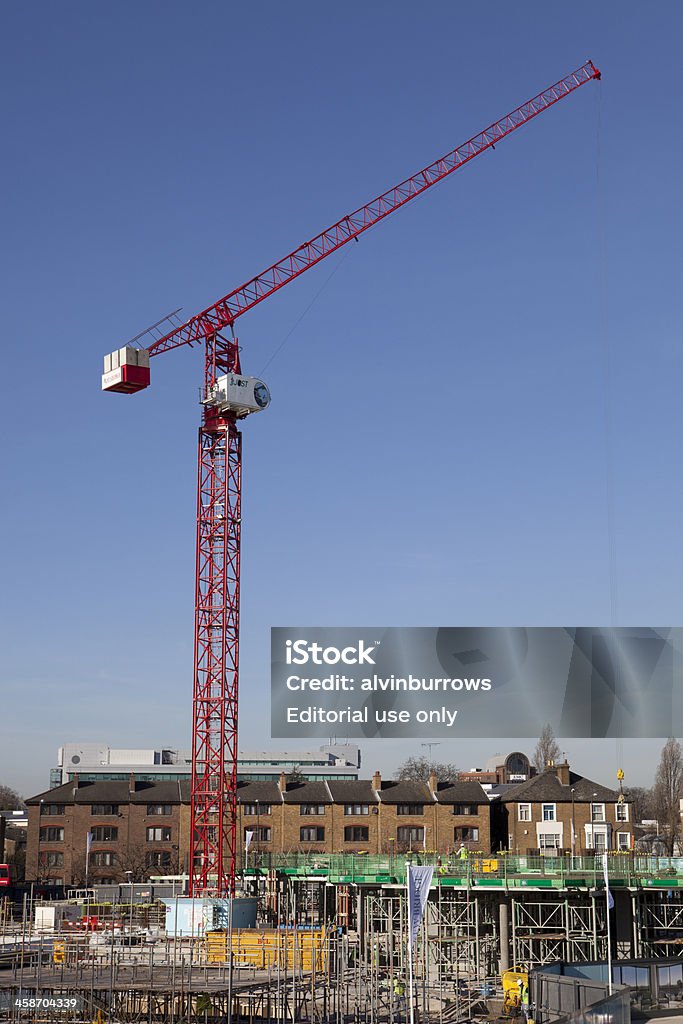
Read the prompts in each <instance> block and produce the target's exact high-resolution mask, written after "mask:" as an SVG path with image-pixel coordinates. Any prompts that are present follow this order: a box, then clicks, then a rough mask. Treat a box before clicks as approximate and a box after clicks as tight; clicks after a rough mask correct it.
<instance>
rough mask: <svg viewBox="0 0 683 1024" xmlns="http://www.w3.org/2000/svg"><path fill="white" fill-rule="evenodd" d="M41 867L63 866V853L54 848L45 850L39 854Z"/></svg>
mask: <svg viewBox="0 0 683 1024" xmlns="http://www.w3.org/2000/svg"><path fill="white" fill-rule="evenodd" d="M39 862H40V867H41V868H63V867H64V854H63V853H58V852H57V851H56V850H45V851H43V853H41V854H40V856H39Z"/></svg>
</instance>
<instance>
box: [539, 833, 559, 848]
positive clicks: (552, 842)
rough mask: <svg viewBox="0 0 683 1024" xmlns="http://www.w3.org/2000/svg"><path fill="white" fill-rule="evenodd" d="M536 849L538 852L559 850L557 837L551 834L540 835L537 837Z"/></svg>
mask: <svg viewBox="0 0 683 1024" xmlns="http://www.w3.org/2000/svg"><path fill="white" fill-rule="evenodd" d="M538 847H539V849H540V850H559V849H560V837H559V835H555V834H554V833H552V832H547V833H545V834H543V833H541V834H540V835H539V837H538Z"/></svg>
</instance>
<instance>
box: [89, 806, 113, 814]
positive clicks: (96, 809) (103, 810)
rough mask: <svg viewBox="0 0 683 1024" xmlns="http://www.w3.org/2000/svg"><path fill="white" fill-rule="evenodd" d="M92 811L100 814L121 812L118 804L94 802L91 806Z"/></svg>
mask: <svg viewBox="0 0 683 1024" xmlns="http://www.w3.org/2000/svg"><path fill="white" fill-rule="evenodd" d="M90 813H91V814H98V815H100V816H101V815H112V814H118V813H119V805H118V804H93V805H92V807H91V808H90Z"/></svg>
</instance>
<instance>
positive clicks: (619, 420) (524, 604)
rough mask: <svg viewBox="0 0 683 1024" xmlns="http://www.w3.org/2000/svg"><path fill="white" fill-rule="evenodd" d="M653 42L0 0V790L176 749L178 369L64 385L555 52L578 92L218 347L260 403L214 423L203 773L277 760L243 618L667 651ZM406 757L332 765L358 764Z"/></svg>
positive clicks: (303, 231)
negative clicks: (85, 750)
mask: <svg viewBox="0 0 683 1024" xmlns="http://www.w3.org/2000/svg"><path fill="white" fill-rule="evenodd" d="M682 22H683V9H682V8H681V6H680V5H679V4H674V3H658V4H655V5H650V6H649V7H648V9H647V12H645V10H644V8H643V6H642V4H637V3H612V2H606V3H601V4H594V3H580V2H579V3H574V4H571V5H559V4H547V3H543V4H542V3H530V2H520V3H518V4H510V5H503V4H494V3H481V4H466V3H445V2H438V0H437V2H435V3H433V4H430V5H429V6H428V7H427V8H426V9H425V10H424V11H420V10H418V9H417V8H416V7H415V5H413V4H408V3H403V2H396V3H371V4H365V3H359V2H355V0H352V2H346V3H345V4H343V5H341V4H337V5H332V4H327V3H309V2H299V3H295V4H288V5H282V4H275V3H272V2H265V3H263V4H259V5H258V6H257V5H247V4H242V5H237V4H226V3H217V2H200V3H197V4H187V3H180V2H176V0H171V2H168V0H167V2H164V3H161V2H155V0H148V2H146V3H144V4H137V3H132V2H122V3H119V4H117V5H104V4H93V3H90V2H87V3H86V2H76V0H73V2H68V0H65V2H64V3H61V4H54V3H48V2H40V0H36V2H34V3H31V4H24V5H21V4H13V5H10V4H6V5H4V7H3V11H2V27H3V37H4V46H3V51H4V52H3V58H2V62H1V66H0V76H2V79H3V97H4V99H3V101H2V115H1V117H2V135H3V141H4V143H5V146H4V150H5V155H4V159H3V161H2V164H1V165H0V177H1V179H2V193H3V196H4V199H5V203H4V204H3V205H4V209H3V216H2V235H3V244H2V247H1V250H0V258H1V260H2V268H1V270H2V280H3V284H4V287H3V289H2V293H3V294H2V298H1V300H0V301H1V302H2V325H3V333H4V345H3V353H4V367H5V375H4V380H5V387H4V389H3V402H2V408H1V413H0V414H1V415H2V421H3V422H2V427H3V438H4V443H3V447H2V462H3V465H2V476H3V482H4V493H5V501H4V502H3V506H2V511H1V515H2V533H1V536H2V548H3V550H2V565H3V574H2V575H3V583H4V586H3V587H2V609H1V611H2V622H3V633H4V639H3V642H2V670H1V671H2V677H1V678H2V689H3V693H4V695H5V697H4V699H3V702H2V712H1V713H0V781H3V782H7V783H10V784H12V785H15V786H16V787H17V788H19V789H20V790H22V791H23V792H24V793H29V792H31V791H37V790H39V789H42V788H43V787H44V785H46V783H47V773H48V769H49V767H50V766H51V765H52V763H53V761H54V757H55V750H56V747H57V746H58V745H59V744H61V743H62V742H64V741H67V740H73V739H88V738H91V739H104V740H106V741H108V742H109V743H111V744H112V745H114V746H159V745H177V746H186V745H188V744H189V732H190V702H191V662H192V599H193V571H194V556H193V548H194V526H193V517H194V504H195V498H194V487H195V473H196V470H195V448H196V428H197V425H198V422H199V408H198V405H197V391H198V387H199V385H200V383H201V356H200V353H199V352H198V351H196V350H195V351H190V350H181V351H177V352H172V353H168V354H167V355H164V356H162V357H160V358H159V359H155V360H154V361H153V365H152V371H153V377H152V384H153V386H152V387H151V388H150V389H148V391H147V392H145V393H143V394H141V395H139V396H136V397H134V398H125V397H119V396H109V395H102V394H101V393H100V391H99V374H100V373H101V363H102V356H103V355H104V353H106V352H109V351H111V350H112V349H114V348H116V347H118V346H119V345H121V344H124V343H125V342H126V340H127V339H128V338H130V337H132V336H133V335H135V334H137V333H138V332H139V331H140V330H141V329H142V328H144V327H145V326H146V325H147V324H149V323H152V322H153V321H155V320H156V319H158V318H159V317H160V316H162V315H163V314H164V313H166V312H168V311H169V310H172V309H174V308H176V307H177V306H183V308H184V312H185V313H186V315H187V316H189V315H191V314H192V313H194V312H196V311H197V310H198V309H200V308H203V307H204V306H205V305H207V304H208V303H210V302H211V301H213V300H215V299H217V298H219V297H220V296H222V295H223V294H225V293H226V292H228V291H230V290H231V289H232V288H234V287H236V286H237V285H239V284H241V283H242V282H243V281H245V280H246V279H247V278H249V277H250V276H252V275H253V274H255V273H257V272H258V271H260V270H262V269H264V268H265V267H266V266H268V265H269V264H270V263H271V262H273V261H274V260H275V259H277V258H279V257H280V256H282V255H284V254H285V253H286V252H288V251H289V250H290V249H292V248H293V247H294V246H296V245H297V244H299V243H300V242H302V241H304V240H305V239H307V238H310V237H311V236H312V235H314V234H315V233H316V232H318V231H319V230H321V229H323V228H324V227H326V226H327V225H328V224H330V223H332V222H333V221H334V220H336V219H337V218H338V217H339V216H341V215H343V214H344V213H346V212H347V211H348V210H350V209H354V208H355V207H357V206H358V205H360V204H361V203H363V202H365V201H367V200H369V199H370V198H372V197H373V196H374V195H376V194H377V193H378V192H380V191H381V190H383V189H384V188H386V187H388V186H390V185H392V184H394V183H395V182H397V181H399V180H401V179H402V178H403V177H405V176H406V175H408V174H410V173H413V172H414V171H416V170H417V169H419V168H420V167H422V166H423V165H425V164H427V163H428V162H430V161H431V160H432V159H434V158H435V157H437V156H440V155H442V154H443V153H445V152H447V151H448V150H450V149H451V148H453V147H454V146H456V145H458V144H459V143H461V142H463V141H464V140H466V139H468V138H469V137H470V136H471V135H473V134H475V133H476V132H477V131H479V130H480V129H481V128H483V127H485V126H486V125H488V124H489V123H491V122H492V121H493V120H495V119H497V118H498V117H500V116H501V115H503V114H504V113H506V112H507V111H508V110H510V109H512V108H513V107H515V106H516V105H517V104H519V103H522V102H523V101H525V100H526V99H528V98H529V97H531V96H533V95H534V94H535V93H537V92H538V91H540V90H541V89H542V88H544V87H545V86H547V85H549V84H551V83H552V82H554V81H555V80H557V79H558V78H560V77H562V76H563V75H564V74H566V73H567V72H569V71H571V70H573V69H574V68H576V67H578V66H579V65H581V64H582V63H583V62H584V61H585V59H586V58H587V57H590V58H592V59H593V60H594V61H595V63H596V65H597V66H598V67H600V68H601V70H602V71H603V81H602V83H601V84H600V85H597V84H596V83H591V84H589V85H587V86H585V87H583V88H582V89H581V90H579V92H578V93H577V94H575V95H574V96H572V97H570V98H569V99H567V100H566V101H563V102H562V103H561V104H558V105H557V106H556V107H555V108H553V109H552V110H551V111H548V112H547V113H546V114H544V115H543V116H542V117H541V118H538V119H537V120H536V121H534V122H533V123H532V124H530V125H528V126H526V127H525V128H523V129H521V130H520V131H519V132H516V133H515V134H514V135H513V136H512V137H511V138H510V139H507V140H506V141H505V142H503V143H501V144H500V145H499V146H497V147H496V151H495V153H487V154H484V155H483V156H482V157H480V158H479V159H478V160H476V161H474V162H473V163H472V164H470V165H469V166H468V167H467V168H466V169H464V170H463V171H462V172H460V173H458V174H456V175H454V176H452V177H451V178H450V179H449V180H447V181H446V182H445V183H443V184H442V185H440V186H439V187H438V188H436V189H432V190H430V193H429V194H428V195H427V196H425V197H423V198H422V199H420V200H418V201H417V202H416V203H414V204H411V206H410V207H409V208H408V209H406V210H404V211H402V212H400V213H398V214H396V215H395V216H394V217H392V218H390V219H389V220H388V221H386V222H385V223H384V224H382V225H381V226H379V227H378V228H377V229H375V230H373V231H372V232H370V233H369V234H367V235H366V236H364V238H363V239H362V240H361V242H360V243H359V244H353V245H351V246H347V247H346V249H345V250H343V251H342V253H341V254H340V255H337V256H333V257H331V258H330V260H328V261H326V262H325V263H324V264H323V265H322V266H320V267H318V268H317V269H315V270H312V271H311V272H310V273H308V274H306V275H304V276H303V278H301V279H300V280H299V281H298V282H296V283H294V284H292V285H290V286H289V287H288V288H286V289H284V290H283V291H282V292H280V293H279V294H278V295H277V296H274V297H273V298H271V299H270V300H269V301H268V302H265V303H263V304H261V306H259V307H258V308H257V309H256V310H254V311H253V312H252V313H250V314H248V315H247V316H245V317H244V318H242V320H241V321H240V322H239V337H240V342H241V344H242V346H243V350H242V361H243V368H244V370H245V372H247V373H253V374H256V375H260V374H263V375H264V376H265V378H266V379H267V381H268V384H269V385H270V387H271V390H272V394H273V403H272V405H271V407H270V409H269V411H268V412H267V413H266V414H265V415H263V416H257V417H253V418H252V419H251V420H250V421H248V422H247V424H246V425H245V429H244V434H245V444H244V449H245V463H244V519H243V590H242V622H243V633H242V637H243V643H242V651H241V656H242V676H241V694H242V714H241V737H240V745H241V746H242V747H243V748H254V747H277V746H281V745H282V744H281V743H278V741H277V740H271V739H270V737H269V735H268V728H269V727H268V724H267V710H268V702H269V687H268V679H269V630H270V627H271V626H273V625H291V624H293V625H296V624H307V623H308V624H316V625H328V624H329V625H353V624H357V625H380V624H386V625H430V626H431V625H458V624H463V625H466V624H476V625H508V624H519V625H573V624H596V625H598V624H612V623H614V624H642V625H680V624H681V623H682V622H683V575H682V572H681V570H682V568H683V550H682V543H681V529H680V523H681V521H682V520H683V507H682V506H683V492H682V488H681V466H680V453H681V433H682V430H681V428H682V426H683V412H682V410H681V403H680V384H679V381H680V376H681V370H682V369H683V354H682V352H681V345H680V323H681V288H680V268H681V241H680V239H681V199H680V171H681V138H680V131H679V124H678V121H679V109H680V100H681V91H682V90H681V72H680V38H681V31H682V29H683V24H682ZM283 342H284V344H283ZM264 367H267V368H266V369H264ZM606 423H607V424H609V443H608V439H607V430H606ZM610 475H611V478H612V480H613V513H614V515H613V529H612V530H610V529H608V477H609V476H610ZM611 545H612V546H613V548H614V551H615V552H616V568H617V572H616V583H615V585H614V586H613V587H612V588H610V562H609V552H610V546H611ZM290 745H292V744H291V743H290ZM305 745H306V744H305V742H304V741H301V746H302V747H303V746H305ZM509 746H510V747H511V748H512V747H519V746H521V747H523V748H524V747H526V748H527V749H531V748H532V747H533V742H532V741H530V742H529V743H528V744H524V743H523V742H522V741H519V740H514V741H511V742H510V745H509ZM623 746H624V747H625V748H626V749H625V750H624V751H621V750H619V744H614V743H613V742H612V743H611V744H601V743H597V742H590V741H573V740H565V741H563V747H566V749H567V751H568V753H569V755H570V758H571V760H572V762H573V763H574V764H575V766H576V768H577V769H578V770H582V771H584V772H585V773H587V774H589V775H591V774H592V775H593V776H594V777H596V778H599V779H600V781H604V782H606V783H609V782H610V781H611V780H613V779H614V776H615V773H616V769H617V767H619V763H620V761H621V760H622V755H623V760H624V761H625V763H624V765H623V767H624V768H625V770H626V773H627V782H628V781H630V782H631V783H633V784H635V783H647V782H649V781H650V780H651V777H652V774H653V770H654V765H655V762H656V757H657V752H658V749H659V747H660V743H659V742H658V741H651V742H645V741H643V742H638V743H629V744H624V745H623ZM504 747H505V745H504V744H502V743H501V742H500V741H496V742H495V743H492V744H491V745H490V748H487V747H486V744H482V743H481V742H479V741H477V742H476V743H475V742H474V741H462V742H459V743H456V744H447V743H445V742H442V744H441V746H440V747H438V748H436V749H435V754H438V756H439V757H440V758H441V759H443V760H448V761H454V762H456V763H458V764H460V765H461V766H462V767H470V766H472V765H475V764H481V763H483V762H484V761H485V760H486V758H487V757H488V756H489V755H490V754H492V753H494V752H495V751H497V750H501V749H504ZM415 749H416V751H417V752H418V753H419V752H421V751H420V748H419V742H418V741H416V743H415ZM408 752H410V751H408V750H407V749H406V746H405V745H404V744H399V743H392V742H389V741H384V742H382V741H378V742H375V743H373V744H370V743H368V744H366V745H365V747H364V755H365V761H364V765H365V768H366V769H367V771H368V772H371V771H372V770H373V769H374V768H375V767H376V766H377V767H380V768H381V769H382V771H384V772H386V773H387V774H388V773H390V772H391V770H392V769H393V768H394V767H395V766H396V764H397V763H398V762H399V761H400V760H401V759H402V758H403V757H404V756H405V755H406V754H407V753H408Z"/></svg>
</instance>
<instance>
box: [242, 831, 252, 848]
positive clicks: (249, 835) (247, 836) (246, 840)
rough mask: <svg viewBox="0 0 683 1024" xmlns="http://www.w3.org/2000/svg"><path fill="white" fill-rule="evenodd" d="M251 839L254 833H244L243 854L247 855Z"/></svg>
mask: <svg viewBox="0 0 683 1024" xmlns="http://www.w3.org/2000/svg"><path fill="white" fill-rule="evenodd" d="M253 838H254V833H253V832H245V833H244V851H245V853H249V847H250V846H251V841H252V839H253Z"/></svg>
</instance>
